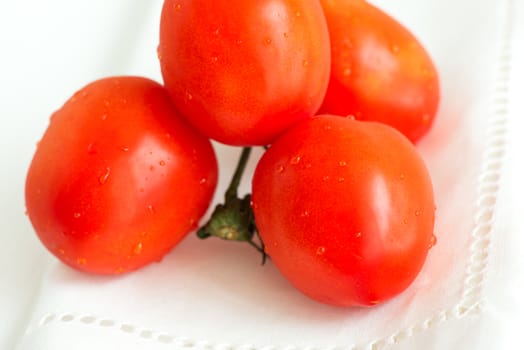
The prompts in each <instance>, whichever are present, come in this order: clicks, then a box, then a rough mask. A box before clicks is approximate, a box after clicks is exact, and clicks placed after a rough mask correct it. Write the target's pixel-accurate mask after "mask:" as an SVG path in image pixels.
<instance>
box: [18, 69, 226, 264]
mask: <svg viewBox="0 0 524 350" xmlns="http://www.w3.org/2000/svg"><path fill="white" fill-rule="evenodd" d="M216 181H217V163H216V158H215V154H214V151H213V149H212V147H211V143H210V142H209V140H208V139H206V138H204V137H202V136H200V135H199V134H197V133H196V132H195V131H194V130H193V129H191V128H190V127H189V126H187V125H186V124H185V122H183V121H182V120H181V119H180V118H179V117H178V116H177V115H176V114H175V112H174V108H173V107H172V104H171V102H170V100H169V95H168V93H167V92H166V90H165V89H164V88H163V87H162V86H160V85H159V84H157V83H155V82H153V81H151V80H148V79H145V78H138V77H115V78H106V79H103V80H99V81H96V82H93V83H91V84H89V85H87V86H86V87H84V88H83V89H82V90H80V91H79V92H77V93H76V94H75V95H74V96H73V97H72V98H71V99H69V101H67V102H66V103H65V104H64V106H63V107H62V108H61V109H59V110H58V111H57V112H56V113H54V114H53V116H52V117H51V121H50V125H49V127H48V129H47V131H46V132H45V134H44V136H43V138H42V140H41V141H40V142H39V144H38V148H37V150H36V153H35V155H34V158H33V160H32V163H31V165H30V168H29V171H28V174H27V179H26V193H25V194H26V206H27V213H28V215H29V218H30V220H31V222H32V224H33V227H34V229H35V231H36V233H37V234H38V236H39V238H40V240H41V241H42V242H43V244H44V245H45V246H46V247H47V248H48V249H49V250H50V251H51V252H52V253H53V254H54V255H55V256H57V257H58V258H59V259H60V260H62V261H63V262H64V263H66V264H68V265H70V266H72V267H74V268H76V269H78V270H83V271H86V272H91V273H98V274H114V273H122V272H127V271H132V270H135V269H137V268H139V267H141V266H143V265H145V264H147V263H150V262H152V261H158V260H160V259H161V258H162V257H163V256H164V255H165V254H166V253H167V252H169V251H170V250H171V249H172V248H173V246H174V245H175V244H176V243H177V242H179V241H180V240H181V239H182V238H183V237H184V236H185V235H186V234H187V233H188V232H189V231H191V230H192V229H194V228H195V227H196V224H197V222H198V220H199V219H200V217H201V216H202V215H203V214H204V212H205V211H206V209H207V207H208V205H209V203H210V200H211V197H212V195H213V193H214V190H215V186H216Z"/></svg>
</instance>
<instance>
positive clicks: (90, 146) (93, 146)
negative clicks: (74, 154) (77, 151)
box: [87, 142, 98, 154]
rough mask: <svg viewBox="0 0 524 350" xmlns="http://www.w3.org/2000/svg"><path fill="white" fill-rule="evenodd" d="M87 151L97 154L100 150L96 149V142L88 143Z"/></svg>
mask: <svg viewBox="0 0 524 350" xmlns="http://www.w3.org/2000/svg"><path fill="white" fill-rule="evenodd" d="M87 153H89V154H97V153H98V150H97V149H96V145H95V143H94V142H92V143H90V144H89V145H87Z"/></svg>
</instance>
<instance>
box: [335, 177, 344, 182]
mask: <svg viewBox="0 0 524 350" xmlns="http://www.w3.org/2000/svg"><path fill="white" fill-rule="evenodd" d="M337 181H338V182H344V181H346V179H345V178H344V177H343V176H339V177H337Z"/></svg>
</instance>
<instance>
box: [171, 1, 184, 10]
mask: <svg viewBox="0 0 524 350" xmlns="http://www.w3.org/2000/svg"><path fill="white" fill-rule="evenodd" d="M173 8H174V9H175V11H180V9H181V8H182V5H181V4H179V3H176V4H175V5H174V6H173Z"/></svg>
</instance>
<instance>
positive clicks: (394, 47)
mask: <svg viewBox="0 0 524 350" xmlns="http://www.w3.org/2000/svg"><path fill="white" fill-rule="evenodd" d="M390 50H391V52H392V53H394V54H397V53H398V52H399V51H400V48H399V47H398V45H396V44H393V45H391V46H390Z"/></svg>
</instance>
